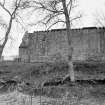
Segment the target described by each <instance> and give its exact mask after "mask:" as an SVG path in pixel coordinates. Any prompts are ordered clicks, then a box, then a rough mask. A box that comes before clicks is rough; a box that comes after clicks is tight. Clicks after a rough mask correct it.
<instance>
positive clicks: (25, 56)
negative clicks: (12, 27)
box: [19, 27, 105, 62]
mask: <svg viewBox="0 0 105 105" xmlns="http://www.w3.org/2000/svg"><path fill="white" fill-rule="evenodd" d="M104 30H105V29H104V28H96V27H88V28H82V29H72V31H71V32H72V45H73V47H74V51H73V60H90V59H95V60H104V57H105V32H104ZM67 54H68V43H67V35H66V29H54V30H50V31H37V32H33V33H28V32H26V33H25V35H24V37H23V39H22V43H21V44H20V47H19V57H20V58H21V61H27V62H35V61H53V60H61V59H65V58H66V57H67Z"/></svg>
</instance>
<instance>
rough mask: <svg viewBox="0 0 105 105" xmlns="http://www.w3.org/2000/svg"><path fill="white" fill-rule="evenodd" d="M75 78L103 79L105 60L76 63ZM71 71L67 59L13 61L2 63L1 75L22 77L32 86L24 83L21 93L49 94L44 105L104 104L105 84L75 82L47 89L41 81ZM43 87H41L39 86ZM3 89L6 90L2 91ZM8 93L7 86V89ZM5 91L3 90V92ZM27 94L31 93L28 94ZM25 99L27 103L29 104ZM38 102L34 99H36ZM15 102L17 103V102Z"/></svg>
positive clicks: (52, 79)
mask: <svg viewBox="0 0 105 105" xmlns="http://www.w3.org/2000/svg"><path fill="white" fill-rule="evenodd" d="M74 68H75V78H76V79H77V80H78V79H79V80H86V79H87V80H89V79H103V78H104V77H105V63H104V62H102V63H97V62H95V63H93V62H92V63H76V62H75V63H74ZM67 73H68V66H67V64H66V63H64V62H60V63H58V62H56V63H53V64H52V63H31V64H30V63H25V64H24V63H15V62H14V63H9V64H7V63H6V64H5V63H4V64H0V77H1V78H5V79H13V78H14V77H15V76H18V77H19V78H20V79H21V80H23V81H24V82H25V83H29V84H28V85H23V86H21V93H24V94H28V95H29V96H31V95H34V97H37V96H40V95H41V96H42V97H47V98H48V97H49V98H50V99H51V100H47V101H46V100H44V101H43V103H42V105H104V103H105V101H104V100H105V84H88V83H85V84H84V83H83V84H81V83H75V84H74V85H73V86H71V85H70V84H64V85H58V86H48V87H44V88H43V89H41V88H40V84H41V83H43V82H45V81H55V78H61V77H62V76H65V75H66V74H67ZM37 86H39V87H37ZM1 92H2V90H1ZM4 92H5V89H4ZM1 94H2V93H1ZM26 96H27V95H26ZM25 101H26V100H25V99H23V104H22V105H25V104H24V103H25ZM33 104H34V99H33ZM14 105H15V104H14Z"/></svg>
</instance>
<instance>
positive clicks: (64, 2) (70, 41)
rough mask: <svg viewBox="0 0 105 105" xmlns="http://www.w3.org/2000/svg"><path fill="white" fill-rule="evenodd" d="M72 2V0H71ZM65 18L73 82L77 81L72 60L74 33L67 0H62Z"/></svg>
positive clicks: (70, 72)
mask: <svg viewBox="0 0 105 105" xmlns="http://www.w3.org/2000/svg"><path fill="white" fill-rule="evenodd" d="M71 3H72V0H71ZM62 5H63V10H64V15H65V20H66V29H67V39H68V45H69V47H68V66H69V75H70V79H71V81H72V82H74V81H75V76H74V67H73V62H72V54H73V46H72V33H71V27H70V19H69V14H68V9H67V7H66V0H62Z"/></svg>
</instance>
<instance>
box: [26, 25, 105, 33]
mask: <svg viewBox="0 0 105 105" xmlns="http://www.w3.org/2000/svg"><path fill="white" fill-rule="evenodd" d="M87 29H89V30H90V29H91V30H92V29H96V30H97V29H105V27H83V28H73V29H71V30H87ZM65 30H66V28H61V29H51V30H45V31H33V32H32V33H36V32H54V31H65ZM32 33H30V32H29V33H28V34H32Z"/></svg>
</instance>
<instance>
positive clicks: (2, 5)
mask: <svg viewBox="0 0 105 105" xmlns="http://www.w3.org/2000/svg"><path fill="white" fill-rule="evenodd" d="M0 6H1V7H2V8H3V9H4V10H5V11H6V12H7V13H8V14H9V15H10V17H11V16H12V14H11V13H10V11H9V10H8V9H7V8H5V6H4V4H2V3H1V2H0Z"/></svg>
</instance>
